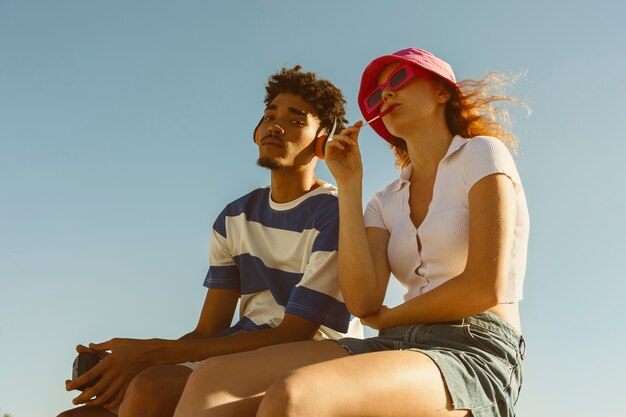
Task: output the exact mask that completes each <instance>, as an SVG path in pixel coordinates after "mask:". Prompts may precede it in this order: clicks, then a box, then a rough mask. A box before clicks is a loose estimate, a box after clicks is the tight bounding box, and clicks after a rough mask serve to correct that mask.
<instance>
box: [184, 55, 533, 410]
mask: <svg viewBox="0 0 626 417" xmlns="http://www.w3.org/2000/svg"><path fill="white" fill-rule="evenodd" d="M502 82H503V78H502V77H499V76H497V75H490V76H488V77H487V78H486V79H484V80H481V81H478V82H470V81H465V82H460V83H457V82H456V79H455V76H454V73H453V71H452V68H451V67H450V66H449V65H448V64H447V63H446V62H444V61H443V60H441V59H439V58H437V57H435V56H434V55H432V54H430V53H429V52H427V51H423V50H420V49H416V48H410V49H405V50H402V51H399V52H396V53H394V54H392V55H386V56H382V57H379V58H377V59H375V60H374V61H372V62H371V63H370V65H369V66H368V67H367V68H366V69H365V71H364V73H363V76H362V80H361V88H360V91H359V106H360V108H361V111H362V112H363V115H364V116H365V118H366V119H367V120H369V119H371V118H372V117H375V116H376V115H379V114H381V113H383V114H384V115H383V117H382V118H380V119H378V120H375V121H374V122H372V123H371V126H372V127H373V128H374V130H375V131H376V132H377V133H378V134H379V135H380V136H381V137H382V138H383V139H385V140H387V141H388V142H389V143H390V144H391V145H392V147H393V149H394V152H395V153H396V159H397V163H398V165H399V166H400V167H401V168H402V173H401V175H400V178H399V179H398V180H396V181H394V182H393V183H391V184H390V185H389V186H387V187H386V188H384V189H383V190H382V191H380V192H379V193H377V194H376V195H375V196H374V198H373V199H372V200H371V201H370V203H369V204H368V206H367V208H366V210H365V219H364V218H363V216H362V212H363V211H362V205H361V201H362V176H363V171H362V164H361V157H360V153H359V146H358V134H359V130H360V127H361V125H362V124H361V123H357V124H356V125H355V126H353V127H350V128H348V129H346V130H344V131H343V132H342V134H341V135H337V136H335V137H334V138H333V139H332V140H331V141H330V142H329V143H328V144H327V146H326V153H327V154H326V162H327V164H328V166H329V169H330V170H331V172H332V174H333V176H334V177H335V179H336V181H337V186H338V188H339V210H340V231H339V276H340V284H341V289H342V294H343V296H344V299H345V302H346V305H347V306H348V308H349V310H350V311H351V312H352V314H354V315H356V316H358V317H361V318H362V321H363V322H364V323H365V324H367V325H369V326H371V327H373V328H376V329H380V334H379V336H378V337H374V338H370V339H365V340H360V339H340V340H339V341H337V342H333V341H324V342H302V343H292V344H285V345H279V346H274V347H271V348H265V349H261V350H257V351H254V352H249V353H244V354H238V355H230V356H226V357H221V358H219V359H217V360H209V361H207V362H205V363H204V364H203V365H201V367H200V368H198V369H197V370H196V371H194V373H193V374H192V376H191V378H190V380H189V383H188V385H187V387H186V388H185V392H184V394H183V397H182V399H181V402H180V403H179V405H178V408H177V412H176V416H179V417H189V416H209V415H210V416H226V415H229V416H230V415H237V416H246V415H249V416H254V415H257V416H262V417H270V416H271V417H276V416H316V417H318V416H325V417H328V416H381V417H382V416H413V417H414V416H435V415H437V416H443V415H446V416H469V415H473V416H475V417H482V416H513V415H515V410H514V404H515V402H516V401H517V398H518V395H519V390H520V388H521V360H522V355H523V343H524V342H523V338H522V337H521V335H520V333H521V325H520V318H519V310H518V301H519V300H520V299H521V297H522V282H523V278H524V272H525V262H526V247H527V241H528V212H527V207H526V202H525V197H524V192H523V189H522V185H521V182H520V179H519V176H518V173H517V170H516V168H515V164H514V162H513V160H512V158H511V154H510V153H509V150H508V149H507V146H506V145H507V144H508V145H511V146H513V145H514V144H515V137H514V136H513V134H512V133H511V132H510V131H509V130H508V129H507V128H506V126H504V125H502V124H501V123H499V122H498V120H500V119H499V118H498V117H497V116H498V114H497V113H498V111H497V110H496V109H495V108H494V107H493V102H494V101H498V100H505V101H514V100H511V99H507V98H505V97H502V96H497V95H495V96H494V95H490V94H489V91H490V90H489V87H490V86H494V85H495V84H498V83H502ZM390 109H391V111H389V110H390ZM391 274H393V275H394V276H395V277H396V278H397V279H398V280H399V281H400V282H401V283H402V284H403V285H404V286H405V287H406V290H407V292H406V294H405V296H404V301H403V302H402V303H400V304H399V305H398V306H397V307H394V308H387V307H385V306H383V305H382V303H383V299H384V295H385V291H386V288H387V284H388V282H389V278H390V275H391Z"/></svg>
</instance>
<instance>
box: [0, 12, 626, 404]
mask: <svg viewBox="0 0 626 417" xmlns="http://www.w3.org/2000/svg"><path fill="white" fill-rule="evenodd" d="M625 12H626V10H625V7H624V5H623V2H619V1H594V2H591V1H584V2H583V1H564V0H560V1H552V2H547V1H537V0H528V1H524V2H503V1H471V2H462V1H428V2H426V1H416V0H407V1H384V2H383V1H379V2H374V1H369V0H359V1H357V0H350V1H328V0H318V1H315V2H312V1H310V2H303V1H287V0H282V1H278V0H277V1H269V0H266V1H228V2H226V1H223V2H218V1H178V2H173V1H172V2H165V1H156V0H151V1H120V0H115V1H114V0H110V1H85V0H80V1H79V0H75V1H68V0H57V1H31V0H20V1H8V0H0V280H1V284H2V285H1V287H0V407H1V408H0V412H9V413H11V414H13V416H14V417H31V416H44V415H45V416H52V415H56V413H57V412H59V411H61V410H63V409H65V408H68V407H70V406H71V403H70V399H71V398H72V397H73V395H71V394H68V393H66V392H65V391H64V385H63V381H64V380H65V379H66V378H67V377H68V376H69V373H70V366H71V362H72V360H73V358H74V355H75V354H74V351H73V348H74V345H76V344H77V343H85V342H90V341H94V342H97V341H104V340H106V339H109V338H111V337H115V336H119V337H142V338H147V337H167V338H174V337H178V336H180V335H182V334H183V333H186V332H188V331H189V330H191V329H192V328H193V327H194V326H195V323H196V319H197V317H198V314H199V311H200V306H201V303H202V300H203V298H204V295H205V289H204V288H203V287H202V281H203V278H204V275H205V272H206V269H207V251H208V243H209V231H210V228H211V225H212V223H213V220H214V218H215V216H216V215H217V214H218V213H219V211H220V210H221V208H222V207H223V206H224V205H225V204H226V203H228V202H229V201H231V200H233V199H234V198H236V197H238V196H240V195H241V194H243V193H245V192H247V191H248V190H250V189H252V188H254V187H258V186H261V185H265V184H267V183H268V182H269V177H268V173H267V172H266V171H264V170H262V169H260V168H258V167H256V166H255V158H256V154H257V153H256V148H255V146H254V144H253V143H252V136H251V132H252V130H253V128H254V126H255V124H256V122H257V121H258V119H259V117H260V115H261V112H262V109H263V103H262V98H263V94H264V89H263V85H264V82H265V80H266V79H267V77H268V75H270V74H271V73H273V72H275V71H276V70H278V69H279V68H280V67H282V66H293V65H294V64H302V65H303V66H304V68H305V69H307V70H313V71H316V72H318V74H319V75H320V76H322V77H324V78H328V79H330V80H332V81H334V82H335V83H336V84H337V85H338V86H339V87H341V88H342V89H343V90H344V92H345V95H346V96H347V98H348V101H349V107H348V116H349V119H350V121H351V122H354V121H356V120H358V119H359V118H360V114H359V113H358V107H357V104H356V102H355V98H356V96H357V89H358V81H359V77H360V74H361V71H362V69H363V68H364V67H365V65H366V64H367V63H368V62H369V61H370V60H371V59H372V58H374V57H376V56H378V55H381V54H385V53H390V52H393V51H395V50H398V49H401V48H405V47H408V46H417V47H421V48H425V49H429V50H432V51H433V52H435V53H436V54H438V55H439V56H441V57H443V58H445V59H446V60H448V61H449V62H450V63H451V64H452V65H453V67H454V68H455V70H456V73H457V77H458V78H460V79H463V78H477V77H481V76H483V75H485V74H486V73H487V72H488V71H490V70H498V71H502V72H505V73H509V74H512V73H517V72H520V71H526V73H527V75H526V77H525V78H524V79H523V80H522V81H521V82H519V83H518V84H517V85H516V86H515V87H514V88H513V89H512V90H511V93H512V94H513V95H516V96H519V97H520V98H522V99H523V100H526V101H527V102H528V103H529V104H530V105H531V107H532V108H533V111H534V113H533V115H532V116H531V117H530V118H527V117H526V116H525V114H524V112H522V111H516V112H514V116H515V119H516V122H517V123H516V127H515V130H516V132H517V133H518V134H519V136H520V139H521V141H520V153H519V158H518V168H519V170H520V173H521V175H522V179H523V181H524V185H525V189H526V195H527V198H528V203H529V207H530V213H531V222H532V229H531V240H530V249H529V257H528V272H527V275H526V285H525V300H524V301H523V302H522V314H523V326H524V333H525V337H526V339H527V342H528V355H527V360H526V362H525V377H524V387H523V392H522V396H521V400H520V403H519V411H520V412H519V414H520V415H521V416H532V417H543V416H546V417H548V416H554V415H565V414H567V415H570V416H589V415H597V416H600V415H616V414H618V413H619V412H618V410H619V409H621V408H622V407H621V401H620V400H619V398H621V396H622V395H623V393H622V391H623V386H624V384H623V374H624V373H626V366H625V365H624V362H623V360H621V361H620V356H623V346H624V343H625V342H626V340H625V336H624V331H623V329H624V324H623V317H624V316H626V307H625V306H624V305H625V303H624V302H623V296H624V294H625V293H626V284H625V281H626V280H625V279H624V276H625V274H624V268H623V266H622V265H623V264H622V260H623V258H622V257H623V256H624V252H625V249H626V244H625V243H624V236H625V235H626V225H625V221H624V217H623V216H624V213H625V212H626V189H625V185H624V180H625V179H626V177H625V176H624V173H623V168H620V167H621V166H623V164H622V163H620V159H621V156H622V153H624V152H626V141H625V139H626V138H625V134H624V129H623V126H622V125H623V121H624V120H625V118H626V116H625V113H626V105H625V104H624V103H625V100H624V97H626V83H624V80H623V77H624V74H625V73H626V46H625V45H626V44H625V43H624V39H626V29H625V28H626V26H625V25H624V23H623V16H624V14H625ZM361 143H362V149H363V156H364V160H365V161H364V163H365V180H364V181H365V194H366V196H367V197H369V196H371V195H372V194H373V193H374V192H375V191H376V190H378V189H379V188H381V187H382V186H383V185H385V184H386V183H388V182H390V181H392V180H393V179H394V178H395V177H396V175H397V172H396V171H395V169H394V166H393V160H392V156H391V153H390V152H389V151H388V150H387V148H386V146H385V144H384V143H383V141H382V140H379V139H378V138H376V137H375V135H374V133H373V131H371V130H368V131H364V132H363V134H362V135H361ZM318 174H319V176H320V177H321V178H323V179H325V180H329V181H330V180H331V177H330V175H329V173H328V171H327V169H326V167H325V166H324V165H323V163H322V164H320V165H319V168H318ZM367 197H366V198H367ZM392 292H393V295H394V296H395V297H397V296H398V295H399V291H398V290H397V288H394V289H393V290H392ZM618 405H619V406H620V407H619V408H618Z"/></svg>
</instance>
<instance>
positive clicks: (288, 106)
mask: <svg viewBox="0 0 626 417" xmlns="http://www.w3.org/2000/svg"><path fill="white" fill-rule="evenodd" d="M319 127H320V120H319V118H318V117H317V112H316V111H315V108H314V107H313V106H312V105H310V104H309V103H308V102H306V101H305V100H304V99H303V98H301V97H300V96H296V95H294V94H290V93H282V94H279V95H278V96H276V98H274V100H272V102H271V103H270V105H269V106H267V108H266V109H265V112H264V115H263V119H262V120H261V123H260V124H259V127H258V128H257V133H256V134H257V144H258V146H259V159H258V160H257V163H258V165H260V166H262V167H265V168H269V169H281V168H289V167H295V166H302V165H306V164H308V163H309V162H310V161H311V158H313V156H314V149H313V146H312V142H313V140H314V139H315V134H316V132H317V130H318V129H319Z"/></svg>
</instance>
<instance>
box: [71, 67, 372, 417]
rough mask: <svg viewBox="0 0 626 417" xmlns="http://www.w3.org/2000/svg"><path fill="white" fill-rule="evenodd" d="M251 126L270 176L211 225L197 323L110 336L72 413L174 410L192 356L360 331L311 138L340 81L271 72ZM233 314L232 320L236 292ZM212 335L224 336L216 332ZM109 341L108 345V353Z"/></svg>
mask: <svg viewBox="0 0 626 417" xmlns="http://www.w3.org/2000/svg"><path fill="white" fill-rule="evenodd" d="M265 104H266V109H265V112H264V115H263V117H262V118H261V121H260V122H259V124H258V126H257V128H256V129H255V131H254V141H255V143H256V144H257V146H258V147H259V159H258V161H257V164H258V165H259V166H261V167H265V168H268V169H269V170H270V172H271V185H270V186H269V187H265V188H260V189H257V190H254V191H252V192H251V193H249V194H246V195H245V196H243V197H241V198H239V199H238V200H235V201H233V202H232V203H230V204H229V205H227V206H226V208H224V210H223V211H222V213H221V214H220V215H219V216H218V218H217V220H216V221H215V224H214V226H213V235H212V239H211V249H210V256H209V260H210V268H209V272H208V274H207V277H206V279H205V282H204V285H205V286H206V287H208V289H209V290H208V292H207V296H206V300H205V302H204V306H203V308H202V313H201V315H200V319H199V321H198V325H197V327H196V329H195V330H194V331H192V332H191V333H189V334H187V335H185V336H183V337H181V338H180V339H178V340H163V339H149V340H138V339H112V340H110V341H108V342H104V343H100V344H90V345H89V347H86V346H78V347H77V350H78V351H79V352H83V351H91V352H96V353H98V354H100V355H101V356H103V359H102V361H101V362H100V363H99V364H98V365H96V366H95V367H94V368H92V369H91V370H90V371H88V372H86V373H85V374H84V375H82V376H80V377H78V378H76V379H75V380H73V381H67V382H66V388H67V389H68V390H71V389H76V387H79V386H81V385H82V384H84V383H86V382H88V381H90V380H92V379H93V378H97V377H100V380H99V381H98V382H97V383H96V384H95V385H94V386H93V387H90V388H86V389H85V391H84V392H83V393H82V394H80V395H79V396H78V397H76V399H75V400H74V403H75V404H86V406H84V407H80V408H75V409H72V410H68V411H65V412H63V413H61V414H60V416H63V417H69V416H113V415H114V414H115V413H118V412H119V415H120V416H136V415H141V416H143V417H150V416H171V415H172V414H173V413H174V409H175V407H176V403H177V402H178V399H179V398H180V395H181V393H182V390H183V388H184V386H185V383H186V381H187V378H188V377H189V374H190V373H191V371H192V369H193V368H195V366H196V365H197V363H198V361H201V360H204V359H207V358H211V357H214V356H218V355H224V354H229V353H236V352H243V351H249V350H253V349H257V348H261V347H265V346H270V345H275V344H280V343H287V342H294V341H300V340H307V339H324V338H339V337H342V336H343V335H344V334H346V333H347V334H350V335H352V336H356V337H360V336H361V335H362V328H361V325H360V323H358V322H357V321H354V322H353V323H352V324H351V323H350V313H349V312H348V311H347V309H346V307H345V305H344V303H343V299H342V297H341V294H340V291H339V283H338V280H337V238H338V224H339V213H338V206H337V197H336V188H335V187H334V186H332V185H330V184H327V183H325V182H323V181H321V180H319V179H317V178H316V177H315V172H314V169H315V165H316V163H317V160H318V158H317V157H316V154H315V145H316V141H319V140H321V139H320V138H318V137H319V136H320V135H323V134H327V133H328V132H329V131H330V130H331V128H332V126H333V124H334V122H335V121H336V123H337V131H340V130H341V129H342V128H343V123H344V122H345V119H344V115H345V110H344V104H345V100H344V98H343V96H342V94H341V91H340V90H339V89H337V88H336V87H335V86H334V85H332V84H331V83H330V82H328V81H326V80H318V79H317V78H316V76H315V74H313V73H310V72H301V71H300V67H299V66H296V67H294V68H293V69H289V70H288V69H283V70H281V71H280V72H278V73H276V74H274V75H273V76H271V77H270V79H269V80H268V83H267V86H266V97H265ZM239 298H241V303H240V311H239V316H240V320H239V321H238V322H237V323H236V324H235V325H234V326H231V327H229V326H230V324H231V321H232V318H233V315H234V312H235V307H236V304H237V300H238V299H239ZM218 336H219V337H218ZM107 351H110V353H109V354H107Z"/></svg>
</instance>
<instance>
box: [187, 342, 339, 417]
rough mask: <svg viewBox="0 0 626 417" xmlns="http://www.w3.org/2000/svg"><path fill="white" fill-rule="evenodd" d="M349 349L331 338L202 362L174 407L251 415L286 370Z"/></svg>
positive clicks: (191, 413)
mask: <svg viewBox="0 0 626 417" xmlns="http://www.w3.org/2000/svg"><path fill="white" fill-rule="evenodd" d="M348 355H349V354H348V352H347V351H346V350H345V349H344V348H342V347H341V346H339V345H338V344H337V343H334V342H331V341H306V342H297V343H288V344H283V345H276V346H270V347H267V348H262V349H258V350H254V351H251V352H244V353H238V354H233V355H225V356H218V357H215V358H211V359H208V360H206V361H204V362H203V363H202V364H201V365H200V366H199V367H198V368H197V369H196V370H194V371H193V373H192V374H191V376H190V378H189V381H188V382H187V386H186V387H185V390H184V392H183V395H182V397H181V400H180V402H179V404H178V407H177V408H176V414H175V415H180V416H201V415H204V414H206V410H208V409H212V414H211V415H218V416H219V415H237V416H246V415H250V416H254V415H255V413H256V409H257V407H258V405H259V403H260V401H261V398H262V396H263V395H264V394H265V391H266V390H267V389H268V388H269V387H270V386H271V385H272V384H274V383H275V382H276V381H278V380H280V379H281V378H284V377H285V376H286V375H287V374H289V372H291V371H293V370H295V369H298V368H301V367H303V366H308V365H312V364H316V363H320V362H324V361H328V360H332V359H337V358H343V357H346V356H348Z"/></svg>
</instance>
